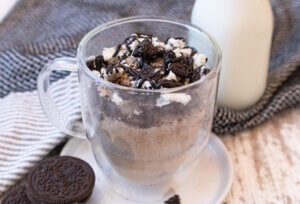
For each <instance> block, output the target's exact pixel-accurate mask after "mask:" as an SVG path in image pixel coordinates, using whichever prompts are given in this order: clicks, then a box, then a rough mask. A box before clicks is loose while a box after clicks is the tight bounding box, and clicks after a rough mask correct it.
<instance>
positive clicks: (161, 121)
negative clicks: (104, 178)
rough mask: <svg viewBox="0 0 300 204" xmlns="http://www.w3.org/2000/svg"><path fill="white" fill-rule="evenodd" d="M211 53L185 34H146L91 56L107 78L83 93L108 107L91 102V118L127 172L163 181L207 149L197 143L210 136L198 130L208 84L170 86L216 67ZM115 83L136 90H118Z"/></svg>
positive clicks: (96, 138) (113, 159)
mask: <svg viewBox="0 0 300 204" xmlns="http://www.w3.org/2000/svg"><path fill="white" fill-rule="evenodd" d="M99 54H100V53H99ZM207 60H208V59H207V58H206V56H205V55H204V54H201V53H199V52H198V51H197V50H196V49H194V48H192V47H189V46H187V43H186V42H185V39H183V38H180V37H171V38H169V39H166V40H165V41H164V42H163V41H160V39H158V38H157V37H155V36H152V35H147V34H141V33H134V34H132V35H130V36H129V37H128V38H127V39H125V41H124V42H123V43H122V44H119V45H117V46H115V47H109V48H104V49H103V53H102V55H99V56H90V58H89V59H88V60H87V62H86V64H87V66H88V67H89V68H90V70H92V72H93V73H94V74H95V75H97V76H98V77H100V78H102V79H103V83H102V84H101V83H100V84H96V83H93V84H90V86H91V87H92V89H90V90H88V91H87V93H83V95H84V96H86V97H84V99H83V100H91V101H89V103H85V104H89V105H93V104H94V105H95V107H100V108H99V109H98V110H96V112H95V110H94V112H93V113H92V112H91V113H90V112H89V111H91V110H93V109H92V108H90V107H83V108H82V109H83V111H85V113H86V114H83V115H84V118H83V121H84V123H85V125H86V128H87V132H88V135H89V137H90V138H91V142H96V143H99V144H100V145H101V146H102V150H103V152H104V154H105V155H106V157H107V158H108V159H109V161H110V163H111V164H112V166H113V167H114V169H115V170H116V171H117V172H118V173H119V174H120V175H121V176H123V177H125V178H127V179H129V180H131V181H134V182H138V183H146V184H149V183H155V182H156V181H159V180H161V179H162V178H164V177H166V178H167V177H168V175H170V173H172V172H174V171H176V170H177V169H178V168H179V167H181V166H182V165H184V164H186V163H187V162H189V160H191V159H193V158H195V156H196V155H195V153H197V149H201V148H200V147H199V145H198V147H197V145H196V144H201V143H203V140H204V138H207V137H204V136H203V137H198V136H199V134H200V132H201V127H202V125H205V124H202V123H203V121H202V120H203V118H204V117H205V114H207V113H206V110H205V109H203V108H202V107H201V106H199V104H200V103H201V102H199V101H198V98H199V99H200V98H201V97H200V94H201V91H199V89H187V90H178V91H173V92H172V93H168V90H169V89H170V88H172V89H176V88H177V87H181V86H184V85H188V84H190V83H194V82H196V81H198V80H201V79H203V78H204V77H205V75H207V74H208V73H209V71H210V69H209V68H207V67H206V62H207ZM110 83H114V84H118V85H119V88H120V86H123V88H124V89H126V87H127V89H128V88H129V90H127V91H126V92H125V91H118V90H117V89H114V88H113V86H112V85H110ZM130 88H131V89H130ZM132 88H135V89H132ZM119 90H122V89H119ZM192 99H193V100H192ZM207 100H209V99H207ZM195 101H196V102H195ZM96 104H97V105H96ZM194 147H197V149H196V148H194ZM94 151H95V152H97V150H94ZM194 155H195V156H194Z"/></svg>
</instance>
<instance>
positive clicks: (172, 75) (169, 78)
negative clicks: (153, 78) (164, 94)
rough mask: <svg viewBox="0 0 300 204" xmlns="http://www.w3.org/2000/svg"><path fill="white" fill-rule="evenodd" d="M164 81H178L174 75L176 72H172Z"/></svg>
mask: <svg viewBox="0 0 300 204" xmlns="http://www.w3.org/2000/svg"><path fill="white" fill-rule="evenodd" d="M164 79H166V80H175V81H177V77H176V75H175V74H174V72H172V71H170V72H169V74H168V76H167V77H165V78H164Z"/></svg>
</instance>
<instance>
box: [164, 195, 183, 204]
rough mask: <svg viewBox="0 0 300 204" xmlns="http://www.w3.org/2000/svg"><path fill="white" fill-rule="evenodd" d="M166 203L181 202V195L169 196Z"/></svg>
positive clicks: (175, 203) (174, 203)
mask: <svg viewBox="0 0 300 204" xmlns="http://www.w3.org/2000/svg"><path fill="white" fill-rule="evenodd" d="M164 203H165V204H180V198H179V195H177V194H175V195H174V196H173V197H171V198H169V199H168V200H167V201H165V202H164Z"/></svg>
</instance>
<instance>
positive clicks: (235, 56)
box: [192, 0, 273, 110]
mask: <svg viewBox="0 0 300 204" xmlns="http://www.w3.org/2000/svg"><path fill="white" fill-rule="evenodd" d="M192 23H193V24H195V25H197V26H199V27H201V28H203V29H204V30H206V31H207V32H209V33H210V34H211V35H212V36H213V37H214V38H215V39H216V41H217V42H218V43H219V45H220V47H221V49H222V54H223V59H222V60H223V62H222V68H221V75H220V82H219V89H218V99H217V102H218V104H219V105H223V106H226V107H229V108H233V109H238V110H239V109H245V108H247V107H249V106H251V105H253V104H254V103H255V102H257V101H258V100H259V98H260V97H261V96H262V94H263V93H264V90H265V87H266V80H267V73H268V64H269V53H270V46H271V37H272V30H273V15H272V10H271V6H270V3H269V1H268V0H196V2H195V5H194V8H193V11H192ZM208 60H209V59H208Z"/></svg>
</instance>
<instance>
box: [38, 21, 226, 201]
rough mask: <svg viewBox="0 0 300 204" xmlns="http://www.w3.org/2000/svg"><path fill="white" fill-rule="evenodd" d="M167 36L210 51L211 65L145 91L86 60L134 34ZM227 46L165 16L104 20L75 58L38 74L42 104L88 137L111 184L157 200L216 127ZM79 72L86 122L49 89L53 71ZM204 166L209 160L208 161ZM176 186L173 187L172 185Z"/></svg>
mask: <svg viewBox="0 0 300 204" xmlns="http://www.w3.org/2000/svg"><path fill="white" fill-rule="evenodd" d="M135 32H137V33H146V34H152V35H154V36H157V37H158V38H159V39H161V40H162V41H164V40H166V39H167V38H169V37H179V36H180V37H184V38H185V39H186V41H187V44H188V45H189V46H192V47H194V48H196V49H197V50H198V51H199V53H203V54H205V55H206V56H207V57H208V67H209V68H210V69H211V71H210V72H209V73H208V75H206V76H205V77H202V78H201V79H200V80H199V81H196V82H193V83H191V84H188V85H184V86H181V87H176V88H169V89H156V90H144V89H136V88H130V87H124V86H121V85H118V84H113V83H110V82H108V81H105V80H103V79H101V78H100V77H97V76H96V75H94V74H93V73H92V71H90V70H89V68H88V67H87V66H86V61H87V60H88V58H89V57H90V56H97V55H99V54H102V50H103V48H107V47H112V46H115V45H118V44H119V43H122V42H123V40H124V39H125V38H127V37H128V36H129V35H131V34H132V33H135ZM220 64H221V52H220V49H219V47H218V46H217V45H216V43H215V41H214V40H213V39H212V38H211V37H210V36H209V35H208V34H207V33H206V32H204V31H203V30H201V29H200V28H198V27H196V26H193V25H190V24H187V23H181V22H177V21H173V20H169V19H166V18H163V17H153V16H150V17H149V16H146V17H145V16H140V17H130V18H124V19H119V20H115V21H112V22H109V23H105V24H103V25H101V26H99V27H97V28H95V29H93V30H92V31H90V32H89V33H88V34H86V35H85V36H84V38H83V39H82V40H81V42H80V44H79V46H78V50H77V58H76V59H75V58H59V59H56V60H54V61H53V62H52V63H50V64H49V65H47V66H46V67H44V68H43V70H42V71H41V73H40V75H39V78H38V92H39V96H40V101H41V104H42V107H43V110H44V112H45V114H46V115H47V117H48V118H49V120H50V121H51V122H52V123H53V125H55V126H56V127H57V128H59V129H61V130H62V131H63V132H65V133H66V134H68V135H72V136H75V137H81V138H87V139H88V140H89V141H90V143H91V146H92V150H93V153H94V157H95V159H96V161H97V163H98V165H99V166H100V169H101V171H102V172H103V173H104V175H105V177H106V182H107V183H109V184H110V186H111V187H113V189H114V190H115V191H116V192H118V193H119V194H121V195H123V196H125V197H127V198H128V199H131V200H137V201H140V202H142V201H159V200H164V199H166V198H167V197H169V196H171V195H170V194H172V193H174V190H175V191H176V188H177V185H183V184H182V183H180V182H179V183H178V181H179V180H180V179H178V178H179V175H181V174H183V172H186V171H187V169H188V167H189V166H192V164H193V163H195V162H196V161H197V158H199V156H200V154H201V151H202V150H203V148H204V146H205V144H206V143H207V141H208V139H209V135H210V131H211V124H212V119H213V113H214V106H215V99H216V92H217V84H218V78H219V71H220ZM57 70H63V71H70V72H78V79H79V89H80V93H79V95H80V103H81V114H82V122H80V121H72V120H70V119H69V118H68V117H67V116H66V115H64V114H62V113H61V112H60V111H59V107H57V105H56V104H55V103H54V102H53V101H54V100H53V98H52V96H51V94H50V91H49V88H50V87H51V84H50V79H49V78H50V74H51V72H53V71H57ZM203 168H205V166H204V167H203ZM172 189H173V190H172Z"/></svg>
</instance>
